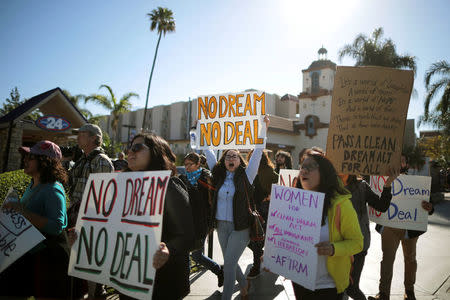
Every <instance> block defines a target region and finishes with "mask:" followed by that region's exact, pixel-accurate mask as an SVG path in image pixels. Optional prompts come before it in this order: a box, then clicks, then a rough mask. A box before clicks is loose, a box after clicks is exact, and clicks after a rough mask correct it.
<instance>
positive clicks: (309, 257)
mask: <svg viewBox="0 0 450 300" xmlns="http://www.w3.org/2000/svg"><path fill="white" fill-rule="evenodd" d="M324 198H325V194H323V193H318V192H313V191H306V190H301V189H297V188H291V187H285V186H281V185H276V184H273V185H272V193H271V200H270V208H269V217H268V220H267V232H266V240H265V245H264V247H265V249H264V266H265V267H266V268H268V269H269V270H270V271H271V272H273V273H276V274H279V275H282V276H285V277H286V278H289V279H290V280H292V281H294V282H296V283H298V284H301V285H302V286H304V287H305V288H307V289H310V290H314V289H315V281H316V273H317V249H316V248H315V247H314V245H315V244H317V243H318V242H319V240H320V228H321V220H322V208H323V202H324Z"/></svg>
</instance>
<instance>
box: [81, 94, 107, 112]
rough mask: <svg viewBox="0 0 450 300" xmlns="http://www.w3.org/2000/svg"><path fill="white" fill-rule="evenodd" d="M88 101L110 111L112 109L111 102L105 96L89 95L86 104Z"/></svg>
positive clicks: (85, 100)
mask: <svg viewBox="0 0 450 300" xmlns="http://www.w3.org/2000/svg"><path fill="white" fill-rule="evenodd" d="M88 101H91V102H94V103H97V104H100V105H101V106H103V107H104V108H106V109H109V110H111V109H112V105H111V101H109V100H108V98H107V97H106V96H104V95H98V94H92V95H89V96H87V97H86V98H85V99H84V103H86V102H88Z"/></svg>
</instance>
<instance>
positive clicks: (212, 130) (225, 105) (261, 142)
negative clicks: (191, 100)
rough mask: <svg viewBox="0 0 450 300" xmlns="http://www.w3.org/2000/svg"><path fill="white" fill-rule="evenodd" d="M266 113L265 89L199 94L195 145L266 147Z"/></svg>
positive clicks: (206, 146)
mask: <svg viewBox="0 0 450 300" xmlns="http://www.w3.org/2000/svg"><path fill="white" fill-rule="evenodd" d="M265 114H266V94H265V93H264V92H259V91H253V92H245V93H237V94H219V95H211V96H200V97H198V99H197V119H198V120H199V122H198V125H197V129H196V137H197V138H196V141H195V144H196V149H213V150H214V149H254V148H265V137H266V125H265V123H264V122H263V119H264V115H265Z"/></svg>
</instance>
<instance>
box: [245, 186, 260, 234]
mask: <svg viewBox="0 0 450 300" xmlns="http://www.w3.org/2000/svg"><path fill="white" fill-rule="evenodd" d="M244 186H245V195H246V197H247V204H248V212H249V215H250V240H251V241H253V242H259V241H264V238H265V233H264V228H263V224H264V219H263V217H261V215H260V214H259V212H258V211H257V210H256V209H252V208H251V206H250V198H249V197H248V193H247V184H246V183H245V181H244Z"/></svg>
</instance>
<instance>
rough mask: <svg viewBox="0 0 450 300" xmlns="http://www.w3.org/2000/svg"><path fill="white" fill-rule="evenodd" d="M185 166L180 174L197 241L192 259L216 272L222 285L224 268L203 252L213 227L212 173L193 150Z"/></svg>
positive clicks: (185, 160) (219, 284) (185, 159)
mask: <svg viewBox="0 0 450 300" xmlns="http://www.w3.org/2000/svg"><path fill="white" fill-rule="evenodd" d="M184 167H185V168H186V174H182V175H180V179H181V180H183V182H184V183H185V184H186V186H187V188H188V193H189V201H190V203H191V208H192V216H193V219H194V232H195V241H194V247H193V249H195V250H194V251H193V252H192V253H191V255H192V259H193V260H194V261H195V262H196V263H197V264H201V265H203V266H204V267H206V268H207V269H208V270H210V271H211V272H213V273H214V274H216V275H217V281H218V286H219V287H221V286H222V285H223V269H222V268H221V267H220V265H219V264H217V263H216V262H215V261H213V260H212V259H210V258H209V257H207V256H205V255H204V254H203V252H204V248H205V247H204V245H205V239H206V236H207V235H208V233H209V231H210V229H211V228H212V222H211V203H212V199H211V198H212V193H213V191H214V187H213V186H212V175H211V172H210V171H209V170H208V169H205V168H202V167H201V157H200V155H199V154H197V153H195V152H191V153H189V154H188V155H186V156H185V157H184Z"/></svg>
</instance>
